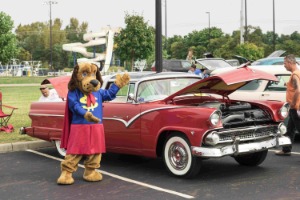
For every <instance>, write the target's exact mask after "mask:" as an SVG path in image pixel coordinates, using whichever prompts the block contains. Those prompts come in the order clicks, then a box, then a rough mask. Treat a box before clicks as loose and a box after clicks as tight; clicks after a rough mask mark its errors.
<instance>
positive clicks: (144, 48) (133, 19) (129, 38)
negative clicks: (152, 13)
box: [115, 13, 154, 70]
mask: <svg viewBox="0 0 300 200" xmlns="http://www.w3.org/2000/svg"><path fill="white" fill-rule="evenodd" d="M125 24H126V27H125V28H124V29H122V30H121V31H120V34H119V35H117V36H115V42H116V44H117V48H116V51H115V53H116V54H117V55H118V56H119V57H120V58H121V60H123V61H130V63H131V70H133V63H134V61H135V60H138V59H139V60H142V59H147V58H148V57H149V56H150V55H151V53H152V52H153V49H154V45H153V44H154V32H153V28H151V27H149V26H148V23H147V22H144V17H142V16H138V15H129V14H128V13H127V14H126V15H125Z"/></svg>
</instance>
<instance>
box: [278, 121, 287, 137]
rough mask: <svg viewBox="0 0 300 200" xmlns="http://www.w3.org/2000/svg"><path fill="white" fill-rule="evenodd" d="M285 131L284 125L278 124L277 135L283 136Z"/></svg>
mask: <svg viewBox="0 0 300 200" xmlns="http://www.w3.org/2000/svg"><path fill="white" fill-rule="evenodd" d="M286 131H287V128H286V126H285V125H284V123H280V124H279V125H278V133H279V134H280V135H284V134H285V133H286Z"/></svg>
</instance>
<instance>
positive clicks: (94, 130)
mask: <svg viewBox="0 0 300 200" xmlns="http://www.w3.org/2000/svg"><path fill="white" fill-rule="evenodd" d="M98 153H105V136H104V129H103V124H71V127H70V135H69V139H68V147H67V154H82V155H91V154H98Z"/></svg>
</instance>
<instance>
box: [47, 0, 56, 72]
mask: <svg viewBox="0 0 300 200" xmlns="http://www.w3.org/2000/svg"><path fill="white" fill-rule="evenodd" d="M45 4H46V5H49V6H50V69H51V68H52V18H51V13H52V10H51V9H52V5H53V4H57V2H56V1H46V2H45Z"/></svg>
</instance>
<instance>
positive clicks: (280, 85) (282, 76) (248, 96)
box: [229, 65, 291, 102]
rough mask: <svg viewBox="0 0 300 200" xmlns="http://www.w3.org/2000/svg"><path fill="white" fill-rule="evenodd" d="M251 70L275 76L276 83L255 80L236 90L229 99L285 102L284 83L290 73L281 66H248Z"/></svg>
mask: <svg viewBox="0 0 300 200" xmlns="http://www.w3.org/2000/svg"><path fill="white" fill-rule="evenodd" d="M249 68H250V69H252V70H257V69H258V70H261V71H265V72H268V73H271V74H273V75H275V76H276V77H277V78H278V82H274V81H267V80H255V81H251V82H249V83H248V84H247V85H245V86H243V87H241V88H240V89H238V90H236V91H235V92H233V93H232V94H230V95H229V98H230V99H240V100H247V101H249V100H279V101H284V102H285V101H286V83H287V82H288V81H289V79H290V76H291V72H289V71H287V70H286V69H285V67H284V66H282V65H276V66H275V65H273V66H265V65H264V66H249Z"/></svg>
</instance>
